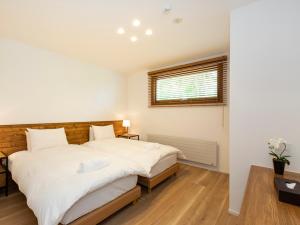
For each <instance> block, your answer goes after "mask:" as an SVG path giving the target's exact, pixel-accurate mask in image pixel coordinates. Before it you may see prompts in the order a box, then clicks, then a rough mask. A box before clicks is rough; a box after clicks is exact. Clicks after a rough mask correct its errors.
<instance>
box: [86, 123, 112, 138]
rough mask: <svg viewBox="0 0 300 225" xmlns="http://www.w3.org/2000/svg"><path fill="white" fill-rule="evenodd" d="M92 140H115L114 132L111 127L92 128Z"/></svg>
mask: <svg viewBox="0 0 300 225" xmlns="http://www.w3.org/2000/svg"><path fill="white" fill-rule="evenodd" d="M92 129H93V134H94V139H95V140H102V139H109V138H115V137H116V136H115V132H114V127H113V125H108V126H92Z"/></svg>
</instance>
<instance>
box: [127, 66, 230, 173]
mask: <svg viewBox="0 0 300 225" xmlns="http://www.w3.org/2000/svg"><path fill="white" fill-rule="evenodd" d="M128 109H129V112H128V114H129V118H130V119H131V121H132V127H131V128H130V130H131V131H132V132H137V133H139V134H141V135H142V137H143V138H146V135H147V134H163V135H173V136H179V137H191V138H200V139H203V140H210V141H217V142H218V143H219V147H220V149H219V151H220V157H219V168H218V169H219V170H220V171H222V172H228V145H227V140H228V136H227V135H228V112H227V107H223V106H193V107H154V108H149V107H148V77H147V72H146V71H142V72H139V73H136V74H134V75H131V76H129V77H128Z"/></svg>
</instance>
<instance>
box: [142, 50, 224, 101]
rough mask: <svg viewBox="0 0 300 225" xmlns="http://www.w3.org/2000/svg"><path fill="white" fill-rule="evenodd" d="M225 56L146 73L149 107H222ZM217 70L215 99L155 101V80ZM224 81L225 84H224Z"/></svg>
mask: <svg viewBox="0 0 300 225" xmlns="http://www.w3.org/2000/svg"><path fill="white" fill-rule="evenodd" d="M226 66H227V56H221V57H217V58H212V59H208V60H203V61H198V62H193V63H189V64H184V65H180V66H174V67H170V68H166V69H161V70H155V71H151V72H148V88H149V106H150V107H155V106H188V105H191V106H193V105H224V104H225V100H226V96H225V95H226V74H227V73H226V71H227V68H225V67H226ZM205 68H207V71H210V70H215V69H216V68H217V70H218V77H217V83H218V84H217V85H218V94H217V97H211V98H209V97H208V98H194V99H186V100H180V99H176V100H156V85H157V80H158V79H159V78H163V77H176V76H182V75H187V74H193V73H196V72H201V71H206V69H205ZM224 81H225V82H224Z"/></svg>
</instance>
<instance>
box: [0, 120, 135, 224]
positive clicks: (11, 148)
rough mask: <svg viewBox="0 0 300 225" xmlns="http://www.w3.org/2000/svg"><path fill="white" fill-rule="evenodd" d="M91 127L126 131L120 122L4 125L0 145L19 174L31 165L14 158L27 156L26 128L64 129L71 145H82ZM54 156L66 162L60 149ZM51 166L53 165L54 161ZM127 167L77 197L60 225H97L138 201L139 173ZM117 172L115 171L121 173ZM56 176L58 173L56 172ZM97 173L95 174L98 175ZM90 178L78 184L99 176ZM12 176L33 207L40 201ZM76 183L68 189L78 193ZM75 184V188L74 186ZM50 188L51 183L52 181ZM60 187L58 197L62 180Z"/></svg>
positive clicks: (57, 164)
mask: <svg viewBox="0 0 300 225" xmlns="http://www.w3.org/2000/svg"><path fill="white" fill-rule="evenodd" d="M91 124H97V125H108V124H114V128H115V132H123V128H122V126H121V121H108V122H82V123H58V124H52V123H51V124H26V125H4V126H0V140H2V143H1V145H0V146H1V147H0V150H1V151H3V152H5V153H6V154H7V155H10V156H9V168H10V170H14V169H13V168H14V167H15V168H18V166H19V171H22V169H21V168H22V166H23V168H28V167H30V164H31V163H29V161H28V157H27V158H26V161H27V163H26V165H25V163H24V165H22V164H19V165H18V163H16V162H17V161H15V158H18V157H15V155H19V158H20V157H23V156H20V155H22V154H23V155H24V153H22V151H20V150H22V149H26V148H27V146H26V145H27V142H26V137H25V130H26V128H43V129H45V128H58V127H65V130H66V134H67V138H68V141H69V142H71V143H74V144H81V143H83V142H85V141H86V139H88V129H89V126H90V125H91ZM4 142H5V143H4ZM76 148H83V147H82V146H78V145H77V146H76ZM51 151H52V150H51ZM71 151H72V155H74V152H73V150H71ZM85 152H88V151H85ZM51 154H53V156H52V157H54V158H55V156H56V155H57V156H59V157H57V159H58V161H59V158H62V160H63V159H64V158H63V157H64V156H63V157H61V155H60V154H62V153H61V152H60V150H57V149H56V152H53V153H51ZM83 154H86V153H83ZM88 154H89V153H88ZM25 155H26V154H25ZM27 155H28V154H27ZM62 155H64V154H62ZM66 155H67V154H66ZM39 157H41V159H42V158H43V157H44V156H39ZM52 157H48V158H50V159H51V158H52ZM101 157H102V156H101ZM105 157H108V158H109V157H111V156H105ZM29 158H30V157H29ZM93 158H94V157H93ZM57 159H55V160H57ZM19 161H22V160H19ZM36 161H38V160H36ZM55 162H56V165H55V167H57V166H58V167H59V165H60V164H59V163H57V161H55ZM49 163H51V160H50V162H49ZM52 163H53V162H52ZM116 163H117V164H118V165H119V164H120V163H118V162H116ZM125 164H126V165H125ZM125 164H124V168H120V171H122V173H120V172H117V174H118V173H120V174H121V175H120V176H117V177H116V179H111V180H109V179H107V183H106V184H103V185H99V187H95V188H94V189H92V188H87V189H86V190H85V191H86V193H85V194H83V195H82V196H80V197H78V195H77V199H76V201H75V202H74V204H72V205H71V206H70V207H68V209H67V210H66V211H65V213H64V215H63V217H62V218H61V219H60V220H59V222H60V223H61V224H72V225H79V224H82V225H83V224H85V225H89V224H90V225H92V224H98V223H99V222H101V221H102V220H104V219H105V218H107V217H108V216H110V215H112V214H113V213H114V212H116V211H117V210H119V209H120V208H122V207H124V206H125V205H127V204H129V203H134V202H136V200H137V199H138V198H139V197H140V195H141V190H140V187H139V186H137V185H136V183H137V175H136V174H137V173H138V172H133V170H134V167H131V166H128V163H127V162H126V163H125ZM20 165H22V166H20ZM33 165H34V163H33ZM25 166H26V167H25ZM38 166H40V165H38ZM71 167H72V166H71V164H70V165H69V168H71ZM125 167H126V168H130V169H131V170H129V171H128V172H124V171H123V170H126V168H125ZM36 168H39V167H36ZM36 168H35V169H36ZM15 170H16V169H15ZM25 170H26V169H25ZM107 170H108V171H111V168H109V169H107ZM118 170H119V169H118ZM118 170H115V171H118ZM32 171H35V170H32ZM32 171H30V170H28V171H27V172H26V173H25V172H23V174H22V172H21V175H19V179H21V178H20V177H24V174H25V175H27V174H30V173H32ZM63 173H64V172H63ZM97 173H98V172H97ZM53 174H55V173H53ZM94 174H96V172H95V173H94ZM89 176H90V175H89ZM89 176H86V177H85V178H84V179H83V178H81V179H82V180H80V181H83V182H79V183H78V184H79V185H80V184H81V183H84V184H85V183H88V181H89V180H96V179H95V177H97V176H98V177H99V176H100V173H99V174H98V175H97V176H96V175H93V176H90V177H89ZM101 176H102V175H101ZM12 177H13V178H14V180H16V181H17V183H19V184H21V185H19V187H20V186H22V187H23V189H22V188H21V189H22V192H23V193H24V192H25V193H27V196H29V197H28V198H27V202H28V203H29V204H30V202H31V203H34V202H37V201H33V200H32V199H35V198H37V197H36V196H34V195H32V194H28V193H30V192H33V191H31V190H30V188H27V186H26V185H24V183H26V182H27V181H26V179H23V180H22V181H20V180H18V178H16V177H17V175H15V174H12ZM32 177H34V179H33V181H38V178H36V177H38V176H36V175H35V176H32ZM50 177H51V176H50ZM28 180H30V179H28ZM45 180H47V179H45ZM74 180H76V179H71V180H70V181H71V183H70V186H69V189H68V190H76V189H75V188H74V186H77V183H76V182H74V183H72V182H73V181H74ZM37 183H38V182H37ZM93 183H94V182H93ZM72 184H75V185H73V186H72ZM48 185H50V186H51V182H49V184H48ZM59 185H61V186H60V188H57V193H56V194H57V195H59V194H61V193H60V191H59V190H60V189H63V187H66V185H64V183H63V181H62V183H59V184H58V185H57V186H58V187H59ZM53 187H54V188H55V186H54V185H53ZM34 188H39V185H37V187H36V185H35V187H34ZM62 193H63V192H62ZM32 196H34V197H32ZM67 199H68V198H67ZM33 206H34V204H31V208H34V207H33ZM35 211H38V210H35ZM35 213H36V212H35ZM40 224H51V223H46V222H45V223H44V222H40Z"/></svg>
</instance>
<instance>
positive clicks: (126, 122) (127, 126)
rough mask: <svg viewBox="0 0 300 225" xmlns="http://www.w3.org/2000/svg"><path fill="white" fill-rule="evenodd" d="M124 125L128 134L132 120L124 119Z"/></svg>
mask: <svg viewBox="0 0 300 225" xmlns="http://www.w3.org/2000/svg"><path fill="white" fill-rule="evenodd" d="M123 127H125V128H126V133H127V134H128V128H129V127H130V120H123Z"/></svg>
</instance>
